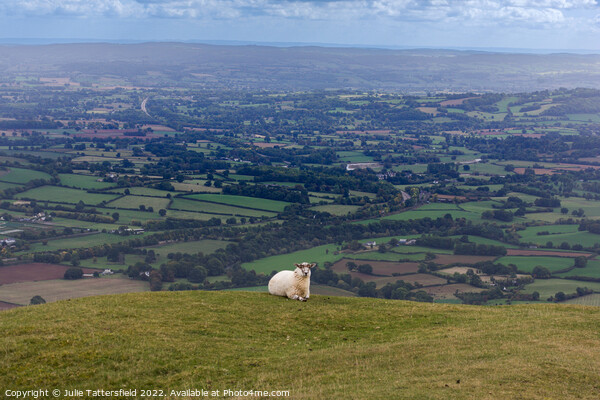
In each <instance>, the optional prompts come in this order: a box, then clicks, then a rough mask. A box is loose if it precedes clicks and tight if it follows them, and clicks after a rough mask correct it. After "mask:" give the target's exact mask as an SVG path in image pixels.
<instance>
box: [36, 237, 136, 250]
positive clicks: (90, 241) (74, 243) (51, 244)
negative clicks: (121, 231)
mask: <svg viewBox="0 0 600 400" xmlns="http://www.w3.org/2000/svg"><path fill="white" fill-rule="evenodd" d="M129 239H131V237H130V236H120V235H115V234H109V233H94V234H90V235H82V236H76V237H70V238H60V239H55V240H48V244H46V245H44V244H43V243H33V244H32V246H31V250H30V251H32V252H38V251H40V252H41V251H54V250H59V249H76V248H80V247H91V246H99V245H102V244H104V243H118V242H123V241H125V240H129Z"/></svg>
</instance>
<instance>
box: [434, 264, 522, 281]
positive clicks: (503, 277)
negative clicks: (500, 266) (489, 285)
mask: <svg viewBox="0 0 600 400" xmlns="http://www.w3.org/2000/svg"><path fill="white" fill-rule="evenodd" d="M468 270H472V271H473V272H474V273H476V274H477V270H476V269H475V268H472V267H451V268H444V269H441V270H439V271H438V272H439V273H442V274H446V275H454V274H455V273H456V272H458V273H459V274H466V273H467V271H468ZM477 275H479V277H480V278H481V280H482V281H484V282H491V278H492V277H493V278H494V279H495V280H497V281H503V280H506V279H508V278H510V277H509V276H508V275H484V274H477ZM516 276H517V278H524V277H527V276H531V275H526V274H516Z"/></svg>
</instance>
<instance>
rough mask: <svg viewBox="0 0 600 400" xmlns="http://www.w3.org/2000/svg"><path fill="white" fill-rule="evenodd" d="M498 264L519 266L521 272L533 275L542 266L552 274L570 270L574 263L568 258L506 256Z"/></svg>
mask: <svg viewBox="0 0 600 400" xmlns="http://www.w3.org/2000/svg"><path fill="white" fill-rule="evenodd" d="M496 262H497V263H500V264H504V265H509V264H514V265H516V266H517V269H518V270H519V272H524V273H531V272H533V269H534V268H535V267H536V266H538V265H540V266H542V267H546V268H548V270H549V271H550V272H554V271H558V270H561V269H564V268H568V267H570V266H572V265H573V263H574V261H573V259H572V258H568V257H543V256H505V257H501V258H499V259H498V260H496Z"/></svg>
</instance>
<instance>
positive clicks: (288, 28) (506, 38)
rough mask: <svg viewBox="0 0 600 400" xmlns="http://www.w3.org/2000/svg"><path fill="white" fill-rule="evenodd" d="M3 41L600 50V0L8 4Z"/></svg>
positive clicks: (47, 0) (1, 10) (1, 9)
mask: <svg viewBox="0 0 600 400" xmlns="http://www.w3.org/2000/svg"><path fill="white" fill-rule="evenodd" d="M0 37H2V38H13V39H17V40H26V39H31V38H56V39H61V38H62V39H89V40H115V41H119V40H134V41H190V40H191V41H194V40H195V41H244V42H268V43H273V42H282V43H286V42H287V43H290V42H294V43H330V44H340V45H359V46H382V47H395V46H423V47H440V48H512V49H517V48H521V49H522V48H526V49H560V50H567V51H569V50H572V51H576V50H582V49H585V50H591V51H599V50H600V40H598V38H599V37H600V5H599V4H598V0H504V1H503V0H426V1H417V0H361V1H353V0H286V1H279V0H222V1H219V0H186V1H183V0H164V1H162V0H5V1H3V2H2V3H1V4H0Z"/></svg>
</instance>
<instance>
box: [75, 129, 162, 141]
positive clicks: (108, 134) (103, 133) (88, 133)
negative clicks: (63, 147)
mask: <svg viewBox="0 0 600 400" xmlns="http://www.w3.org/2000/svg"><path fill="white" fill-rule="evenodd" d="M137 131H138V130H137V129H83V130H82V131H81V132H78V133H76V134H74V135H73V136H76V137H83V138H117V137H121V136H123V135H124V134H125V133H136V132H137ZM128 137H129V136H128ZM131 137H136V138H142V139H144V138H147V139H150V138H159V137H162V135H160V134H158V133H151V132H146V135H145V136H131Z"/></svg>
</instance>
